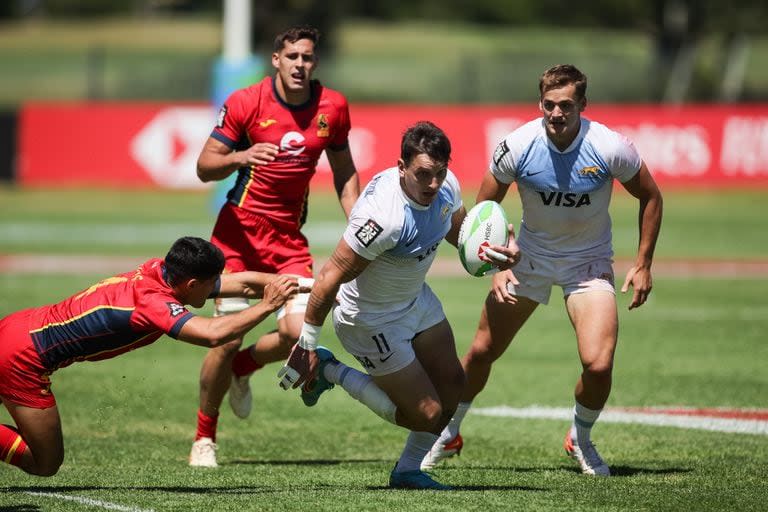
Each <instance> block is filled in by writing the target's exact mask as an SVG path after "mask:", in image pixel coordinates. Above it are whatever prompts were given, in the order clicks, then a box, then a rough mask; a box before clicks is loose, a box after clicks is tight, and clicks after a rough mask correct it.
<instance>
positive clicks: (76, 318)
mask: <svg viewBox="0 0 768 512" xmlns="http://www.w3.org/2000/svg"><path fill="white" fill-rule="evenodd" d="M100 309H114V310H117V311H133V310H134V309H136V308H135V307H130V308H121V307H117V306H107V305H105V306H96V307H95V308H92V309H89V310H88V311H86V312H84V313H82V314H80V315H77V316H75V317H72V318H70V319H69V320H66V321H64V322H53V323H50V324H47V325H44V326H42V327H40V328H38V329H34V330H32V331H29V333H30V334H32V333H36V332H40V331H44V330H46V329H48V328H49V327H58V326H60V325H67V324H69V323H72V322H74V321H75V320H80V319H81V318H83V317H84V316H88V315H90V314H91V313H93V312H94V311H98V310H100Z"/></svg>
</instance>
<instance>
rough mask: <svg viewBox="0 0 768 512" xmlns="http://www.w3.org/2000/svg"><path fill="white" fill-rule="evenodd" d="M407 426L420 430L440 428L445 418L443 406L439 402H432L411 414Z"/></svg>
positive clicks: (429, 430)
mask: <svg viewBox="0 0 768 512" xmlns="http://www.w3.org/2000/svg"><path fill="white" fill-rule="evenodd" d="M409 416H410V418H409V421H408V425H407V427H408V428H409V429H410V430H415V431H418V432H432V431H434V430H439V429H440V427H441V423H442V420H443V407H442V405H441V404H440V403H439V402H430V403H429V404H428V405H426V406H422V407H420V408H419V410H418V411H414V412H413V414H411V415H409Z"/></svg>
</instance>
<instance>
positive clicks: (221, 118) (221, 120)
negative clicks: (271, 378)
mask: <svg viewBox="0 0 768 512" xmlns="http://www.w3.org/2000/svg"><path fill="white" fill-rule="evenodd" d="M225 117H227V106H226V105H224V106H223V107H221V108H220V109H219V115H218V116H217V117H216V126H218V127H219V128H224V118H225Z"/></svg>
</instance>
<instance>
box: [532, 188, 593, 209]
mask: <svg viewBox="0 0 768 512" xmlns="http://www.w3.org/2000/svg"><path fill="white" fill-rule="evenodd" d="M539 195H540V196H541V201H542V202H543V203H544V204H545V205H546V206H564V207H570V208H578V207H579V206H585V205H589V204H592V203H591V201H590V200H589V194H577V193H575V192H541V191H540V192H539Z"/></svg>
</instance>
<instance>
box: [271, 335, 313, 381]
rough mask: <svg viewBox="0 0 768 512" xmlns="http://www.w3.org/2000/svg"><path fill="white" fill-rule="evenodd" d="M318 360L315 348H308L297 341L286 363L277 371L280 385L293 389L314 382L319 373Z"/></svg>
mask: <svg viewBox="0 0 768 512" xmlns="http://www.w3.org/2000/svg"><path fill="white" fill-rule="evenodd" d="M317 362H318V361H317V354H316V353H315V351H314V350H306V349H304V348H302V347H300V346H299V344H298V343H296V344H295V345H294V346H293V349H292V350H291V355H289V356H288V360H287V361H286V362H285V365H283V367H282V368H281V369H280V371H279V372H277V377H278V378H279V379H280V382H279V384H280V387H281V388H283V389H293V388H297V387H299V386H301V385H302V384H309V383H310V382H313V381H314V380H315V378H316V374H317Z"/></svg>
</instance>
